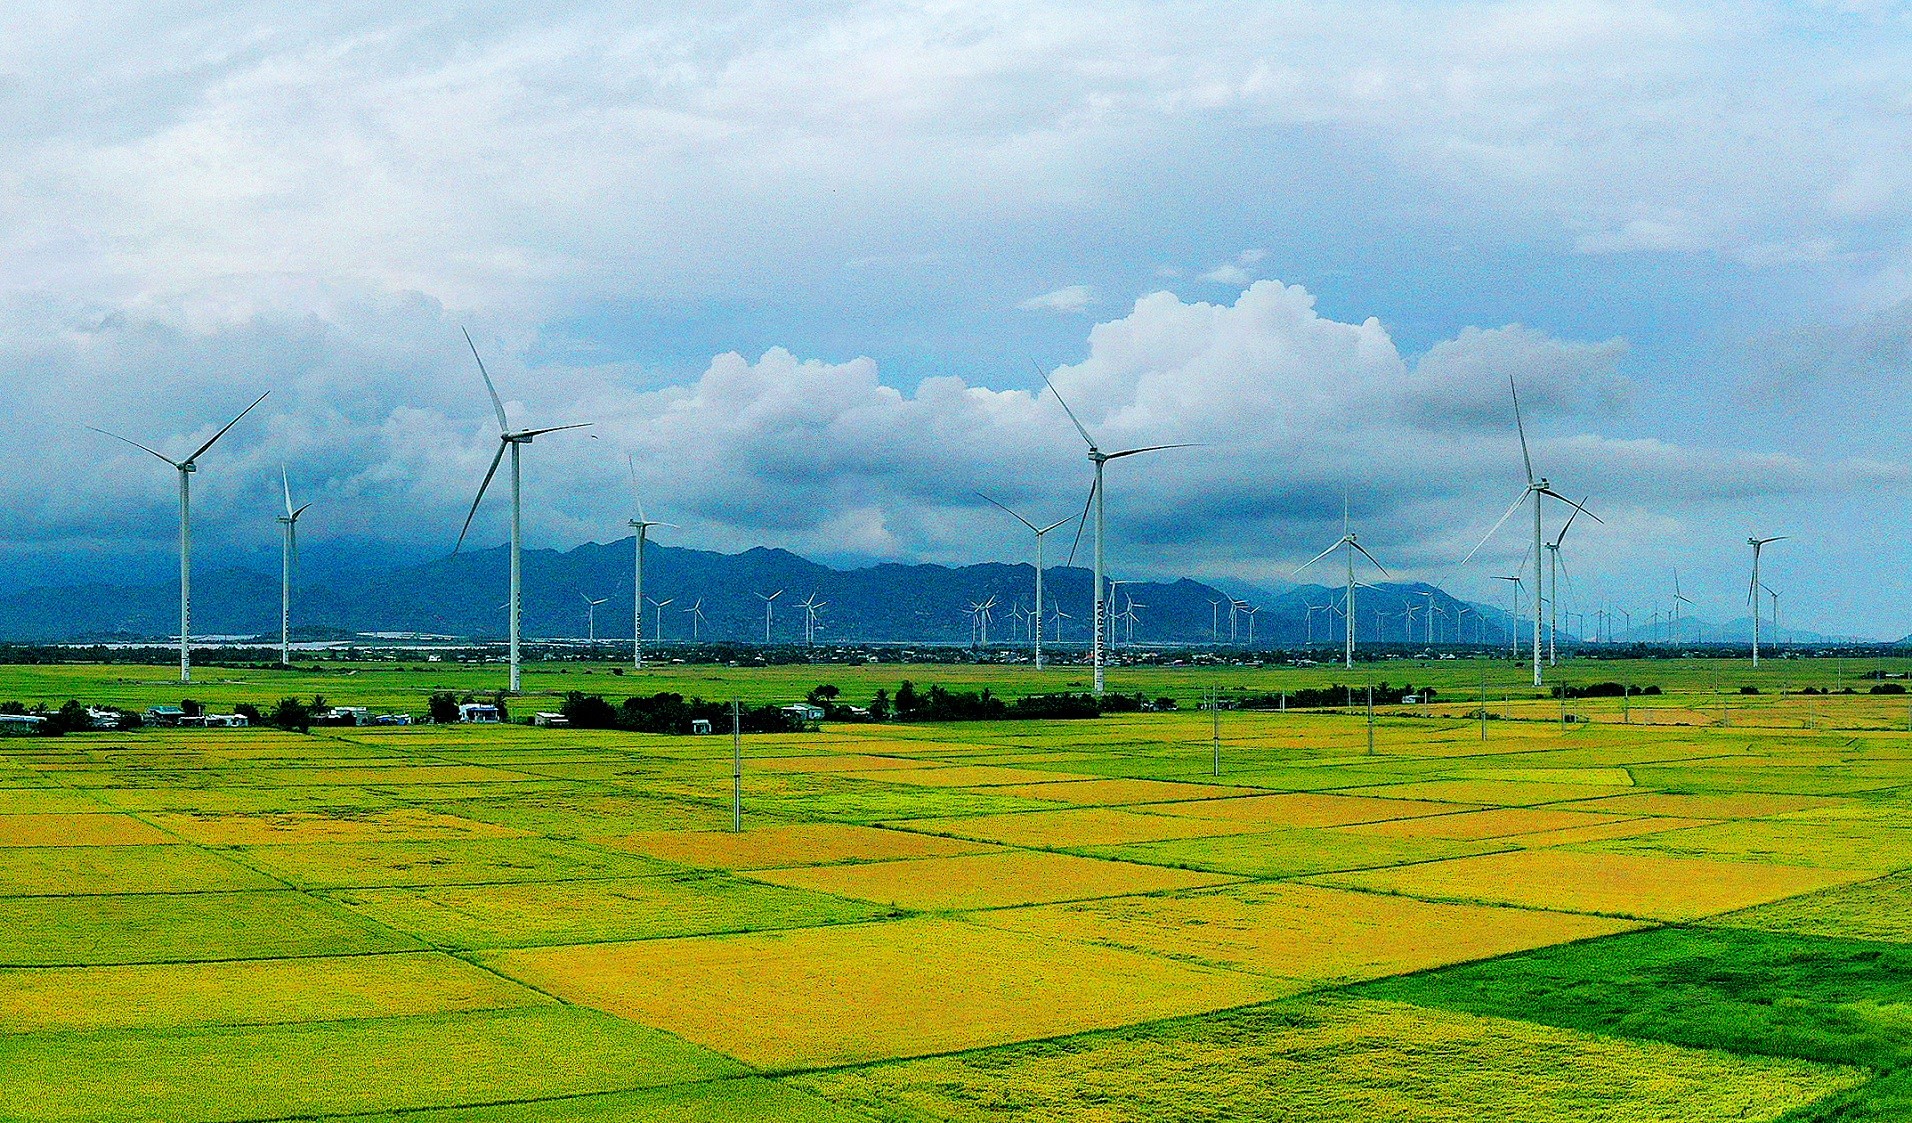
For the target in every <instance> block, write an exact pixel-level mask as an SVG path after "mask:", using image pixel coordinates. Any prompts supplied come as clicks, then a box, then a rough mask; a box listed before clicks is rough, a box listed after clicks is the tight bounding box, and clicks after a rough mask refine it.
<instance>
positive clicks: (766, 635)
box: [756, 589, 783, 644]
mask: <svg viewBox="0 0 1912 1123" xmlns="http://www.w3.org/2000/svg"><path fill="white" fill-rule="evenodd" d="M782 595H783V590H782V589H778V590H777V591H776V592H774V593H771V594H770V595H769V596H764V595H763V594H762V593H758V594H756V596H757V599H758V600H760V601H762V602H763V641H764V643H765V644H768V643H769V642H770V614H771V612H773V611H774V609H772V608H771V604H772V602H774V601H775V600H776V599H777V598H778V597H780V596H782Z"/></svg>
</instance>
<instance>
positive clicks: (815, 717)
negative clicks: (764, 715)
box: [783, 702, 823, 721]
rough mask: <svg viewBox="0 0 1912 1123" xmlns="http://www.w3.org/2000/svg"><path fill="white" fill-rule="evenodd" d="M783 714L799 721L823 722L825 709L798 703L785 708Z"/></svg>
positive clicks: (806, 703)
mask: <svg viewBox="0 0 1912 1123" xmlns="http://www.w3.org/2000/svg"><path fill="white" fill-rule="evenodd" d="M783 712H784V713H786V714H789V715H790V716H791V717H793V718H796V719H797V720H798V721H822V720H823V707H822V706H813V705H811V704H810V703H808V702H798V703H796V704H795V705H791V706H785V707H783Z"/></svg>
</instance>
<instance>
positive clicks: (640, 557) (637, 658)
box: [625, 456, 703, 670]
mask: <svg viewBox="0 0 1912 1123" xmlns="http://www.w3.org/2000/svg"><path fill="white" fill-rule="evenodd" d="M625 461H626V462H627V463H628V464H630V466H631V498H632V500H633V501H635V502H636V504H637V517H636V518H634V519H631V520H630V525H631V529H633V530H635V531H637V543H636V545H635V546H634V547H633V548H632V551H631V552H632V553H633V554H635V555H636V562H635V566H636V569H635V572H634V574H633V580H632V583H633V585H634V586H635V590H636V591H635V592H634V593H633V595H632V597H631V666H632V667H634V668H636V669H638V670H643V669H644V543H645V542H646V541H648V540H649V538H650V533H651V528H652V527H654V526H668V527H675V526H676V525H677V524H676V523H666V522H657V521H656V520H654V519H649V518H646V517H645V515H644V500H643V499H642V498H640V497H639V496H638V494H637V458H636V457H633V456H626V457H625ZM697 603H699V604H702V603H703V602H702V601H698V602H697Z"/></svg>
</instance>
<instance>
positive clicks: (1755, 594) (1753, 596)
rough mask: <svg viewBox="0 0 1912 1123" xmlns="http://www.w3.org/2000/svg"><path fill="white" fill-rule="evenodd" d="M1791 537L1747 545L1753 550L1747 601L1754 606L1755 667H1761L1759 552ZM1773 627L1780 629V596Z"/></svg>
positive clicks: (1749, 541)
mask: <svg viewBox="0 0 1912 1123" xmlns="http://www.w3.org/2000/svg"><path fill="white" fill-rule="evenodd" d="M1790 537H1791V535H1788V534H1776V535H1774V536H1773V537H1771V538H1748V539H1747V540H1746V544H1747V545H1748V546H1751V547H1752V548H1753V583H1752V584H1750V585H1748V586H1746V601H1747V603H1749V604H1751V605H1752V606H1753V666H1755V667H1757V666H1759V591H1760V589H1761V588H1763V587H1764V586H1762V585H1761V584H1760V583H1759V552H1760V551H1761V550H1763V549H1765V548H1766V547H1767V546H1770V545H1772V544H1773V543H1774V542H1784V541H1785V540H1786V539H1787V538H1790ZM1773 601H1774V604H1773V627H1774V628H1778V627H1779V605H1778V601H1779V594H1777V593H1774V594H1773Z"/></svg>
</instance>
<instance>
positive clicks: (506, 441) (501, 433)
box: [451, 328, 590, 694]
mask: <svg viewBox="0 0 1912 1123" xmlns="http://www.w3.org/2000/svg"><path fill="white" fill-rule="evenodd" d="M460 330H461V331H463V329H462V328H461V329H460ZM464 335H465V346H467V347H470V348H471V357H472V358H474V359H477V360H478V375H479V377H481V378H483V379H484V380H485V390H486V392H488V393H489V394H490V395H491V408H492V409H493V410H494V411H496V413H497V414H498V454H497V455H496V456H493V457H492V458H491V467H490V469H488V470H487V471H486V472H485V479H484V482H483V483H481V484H479V485H478V494H477V496H476V497H474V498H473V499H472V501H471V510H470V512H468V513H467V514H466V515H465V526H464V529H462V530H460V531H459V532H458V541H457V543H456V544H455V545H453V546H452V548H451V552H452V553H454V554H456V553H457V552H458V549H459V547H460V546H463V545H464V544H465V535H467V534H469V533H471V520H472V519H473V518H475V517H477V515H478V504H480V503H482V502H484V500H485V490H486V489H487V488H489V487H490V486H491V480H492V477H493V476H496V475H497V474H498V464H499V462H500V461H502V460H504V458H505V453H506V452H507V451H509V452H510V453H511V619H510V631H511V687H510V689H511V692H512V693H513V694H516V693H518V688H519V685H520V677H519V667H518V625H519V621H520V620H522V619H523V617H524V602H523V600H522V599H521V598H520V597H519V585H520V574H521V573H522V570H523V552H524V525H523V524H524V520H523V513H524V508H523V498H524V471H523V467H524V465H523V458H522V456H521V452H520V450H521V449H522V448H523V447H524V446H525V445H528V444H530V443H531V442H532V440H533V439H534V438H536V437H541V436H543V435H544V434H546V433H561V432H563V431H564V430H566V429H585V428H589V427H590V423H589V422H582V423H579V424H575V425H551V426H547V427H546V428H543V429H518V430H515V431H514V430H513V429H512V428H511V422H510V421H508V420H506V419H505V403H504V402H503V400H501V399H500V398H499V397H498V388H497V387H496V386H493V385H492V384H491V373H490V372H489V371H487V370H485V360H484V359H483V358H482V357H480V356H479V354H478V345H477V344H476V343H473V342H472V341H471V333H470V332H465V333H464Z"/></svg>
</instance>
